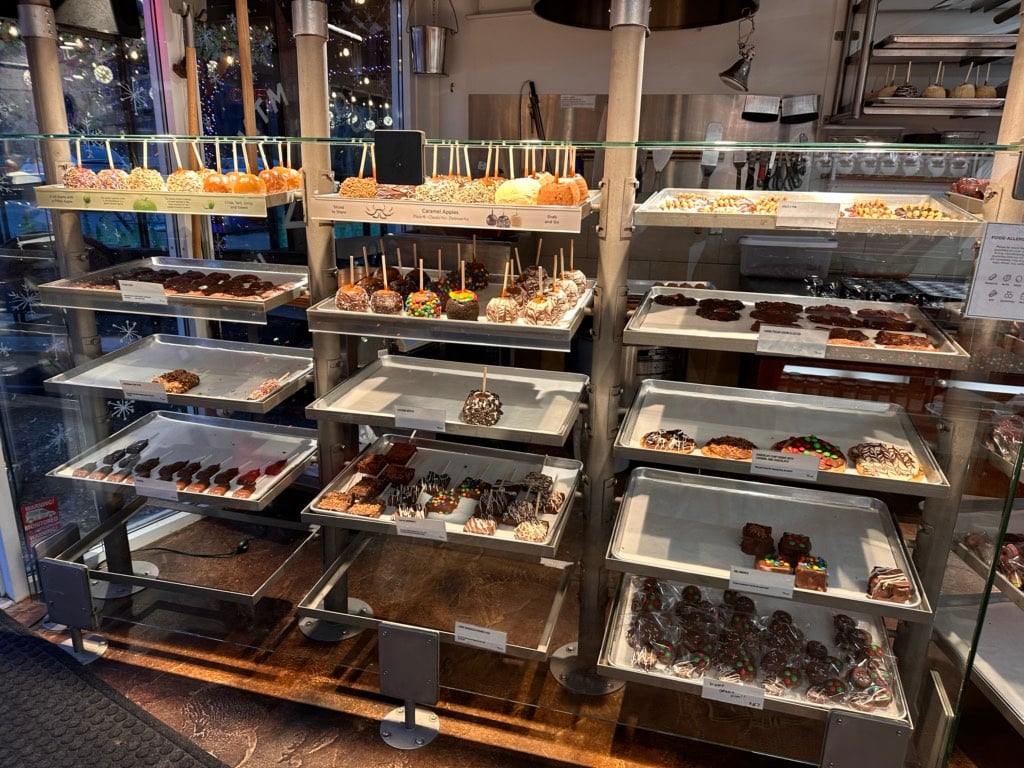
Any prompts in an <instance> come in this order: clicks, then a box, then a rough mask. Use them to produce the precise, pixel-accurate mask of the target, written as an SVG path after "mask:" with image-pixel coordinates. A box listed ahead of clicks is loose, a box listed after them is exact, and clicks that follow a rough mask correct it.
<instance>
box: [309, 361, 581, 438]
mask: <svg viewBox="0 0 1024 768" xmlns="http://www.w3.org/2000/svg"><path fill="white" fill-rule="evenodd" d="M483 370H484V366H480V365H474V364H467V363H454V362H448V361H444V360H422V359H418V358H412V357H394V356H387V357H383V358H381V359H379V360H377V361H375V362H373V363H371V364H370V365H368V366H366V367H365V368H363V369H361V370H360V371H359V372H358V373H356V374H355V375H354V376H352V377H350V378H348V379H345V380H344V381H343V382H342V383H341V384H340V385H338V386H337V387H335V388H334V389H333V390H331V391H330V392H328V393H327V394H326V395H325V396H323V397H321V398H320V399H318V400H317V401H315V402H314V403H312V404H311V405H309V406H307V407H306V416H308V417H309V418H311V419H320V418H323V419H331V420H334V421H341V422H345V423H350V424H368V425H370V426H374V427H391V428H394V427H398V426H402V425H404V424H405V422H406V420H408V419H410V418H414V419H417V418H419V419H422V418H427V419H434V420H436V421H439V422H441V424H442V426H443V429H441V430H439V431H442V432H444V433H445V434H448V435H454V436H459V437H479V438H488V439H492V440H510V441H518V442H524V443H536V444H541V445H564V444H565V441H566V439H567V438H568V436H569V433H570V432H571V431H572V427H573V424H575V423H576V419H577V418H578V416H579V411H580V403H581V401H582V400H583V396H584V392H585V390H586V388H587V384H588V383H589V381H590V379H589V377H587V376H584V375H582V374H575V373H556V372H552V371H530V370H524V369H519V368H503V367H498V366H487V367H486V370H487V389H488V391H490V392H493V393H495V394H497V395H498V396H499V397H500V398H501V407H502V411H503V413H502V416H501V419H500V420H499V421H498V423H497V424H495V425H494V426H493V427H483V426H473V425H470V424H466V423H464V422H463V421H461V420H460V418H459V416H460V414H461V412H462V406H463V403H464V402H465V400H466V396H467V395H468V394H469V393H470V391H472V390H474V389H480V387H481V382H482V372H483ZM396 409H400V410H401V411H402V412H401V413H399V411H396Z"/></svg>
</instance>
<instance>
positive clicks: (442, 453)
mask: <svg viewBox="0 0 1024 768" xmlns="http://www.w3.org/2000/svg"><path fill="white" fill-rule="evenodd" d="M404 442H411V443H413V444H414V445H415V446H416V447H417V451H416V454H415V455H414V456H413V457H412V459H410V461H409V462H408V464H407V465H406V466H409V467H412V468H414V469H415V470H416V478H415V479H419V478H420V477H421V476H423V475H425V474H426V473H427V472H430V471H434V472H444V473H446V474H448V475H450V476H451V479H452V484H453V485H458V484H459V483H460V482H461V481H462V479H463V478H464V477H475V478H479V479H481V480H485V481H487V482H492V483H493V482H495V481H498V480H506V479H507V480H517V479H519V478H521V477H522V476H523V475H525V474H526V473H527V472H533V471H537V472H540V471H542V472H544V474H546V475H550V476H551V477H552V478H553V479H554V489H555V490H556V491H562V492H563V493H565V501H564V502H563V503H562V506H561V508H560V509H559V510H558V512H557V513H556V514H553V515H540V519H542V520H547V521H548V523H550V528H549V530H548V538H547V540H546V541H544V542H531V541H518V540H517V539H515V538H514V537H513V535H512V528H511V527H509V526H507V525H499V526H498V530H497V532H496V533H495V534H494V535H493V536H483V535H479V534H473V533H464V532H463V530H462V526H463V524H465V522H466V520H468V519H469V518H470V516H471V515H472V514H473V511H474V510H475V509H476V502H475V501H473V500H472V499H462V501H461V502H460V503H459V506H458V507H457V508H456V509H455V511H454V512H452V513H451V514H450V515H439V514H435V513H430V514H429V515H428V516H427V519H428V520H443V521H444V522H445V529H446V531H447V537H448V541H450V542H459V543H462V544H472V545H474V546H480V547H486V548H487V549H494V550H501V551H505V552H519V553H522V554H527V555H538V556H540V557H554V555H555V552H556V550H557V549H558V545H559V542H560V541H561V538H562V533H563V532H564V529H565V524H566V522H567V519H568V517H569V511H570V510H571V509H572V507H573V502H574V494H575V492H576V486H577V484H578V483H579V479H580V473H581V472H582V470H583V465H582V463H580V462H579V461H576V460H574V459H563V458H558V457H554V456H540V455H538V454H533V453H518V452H514V451H500V450H495V449H492V448H480V447H477V446H464V447H463V449H462V450H460V449H459V448H460V446H458V445H456V444H453V443H443V442H438V441H435V440H422V439H420V438H406V437H400V436H396V435H384V436H382V437H380V438H378V439H377V441H376V442H374V443H373V444H372V445H371V446H370V447H369V448H367V449H366V451H364V452H363V453H362V454H361V456H365V455H368V454H371V453H386V452H387V450H388V447H389V446H391V445H393V444H394V443H404ZM357 463H358V461H353V462H352V463H351V464H349V466H348V467H346V468H345V469H344V470H342V472H341V474H339V475H338V476H337V477H336V478H334V480H332V481H331V482H330V483H329V484H328V485H327V487H326V488H324V490H323V491H322V492H321V493H320V495H318V496H317V497H316V498H315V499H313V503H312V504H310V505H309V506H308V507H307V508H306V509H305V510H303V512H302V520H303V522H308V523H317V524H320V525H325V526H331V527H334V528H352V529H360V530H365V531H374V532H377V533H392V534H394V533H397V528H396V525H395V523H394V521H392V520H391V514H392V513H393V512H394V509H392V508H390V507H388V508H387V509H385V510H384V513H383V514H381V516H380V517H379V518H376V519H374V518H366V517H359V516H357V515H350V514H347V513H345V512H333V511H331V510H328V509H321V508H320V507H318V506H317V503H318V502H319V501H320V499H321V498H323V496H324V494H326V493H329V492H330V491H342V490H345V488H348V487H349V486H351V485H352V484H353V483H355V482H357V481H358V480H359V478H361V477H363V475H362V474H360V473H359V472H358V471H357V470H356V464H357ZM386 494H387V492H386V491H385V493H384V495H385V496H386ZM425 499H426V497H424V498H423V500H424V501H425Z"/></svg>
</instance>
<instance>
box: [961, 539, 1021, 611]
mask: <svg viewBox="0 0 1024 768" xmlns="http://www.w3.org/2000/svg"><path fill="white" fill-rule="evenodd" d="M953 551H954V552H956V554H957V556H958V557H959V558H960V559H961V560H963V561H964V563H966V564H967V566H968V567H969V568H970V569H971V570H972V571H974V572H975V573H976V574H978V576H980V577H981V578H982V579H987V578H988V574H989V570H990V569H991V567H992V566H991V564H989V563H986V562H985V561H984V560H982V559H981V558H980V557H978V556H977V555H976V554H975V553H974V552H972V551H971V550H969V549H968V548H967V546H966V545H965V544H964V543H963V542H958V543H957V544H956V545H955V546H954V547H953ZM994 585H995V587H996V589H998V590H999V591H1000V592H1002V593H1003V596H1004V597H1006V599H1007V600H1009V601H1010V602H1012V603H1014V604H1016V606H1017V607H1018V608H1020V609H1021V610H1022V611H1024V592H1022V591H1021V590H1019V589H1017V587H1015V586H1013V584H1012V583H1010V580H1009V579H1008V578H1006V576H1005V575H1004V574H1003V573H1001V572H1000V571H996V575H995V582H994Z"/></svg>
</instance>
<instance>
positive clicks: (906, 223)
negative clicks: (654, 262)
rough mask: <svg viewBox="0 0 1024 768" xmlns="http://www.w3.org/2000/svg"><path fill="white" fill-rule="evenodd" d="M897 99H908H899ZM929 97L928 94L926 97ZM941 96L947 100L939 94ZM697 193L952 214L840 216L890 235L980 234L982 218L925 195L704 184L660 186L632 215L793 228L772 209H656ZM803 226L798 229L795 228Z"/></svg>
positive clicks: (851, 225)
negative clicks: (945, 217)
mask: <svg viewBox="0 0 1024 768" xmlns="http://www.w3.org/2000/svg"><path fill="white" fill-rule="evenodd" d="M902 101H907V99H903V100H902ZM929 101H932V99H929ZM943 101H948V99H944V100H943ZM684 192H689V193H693V194H697V195H711V196H716V197H717V196H722V195H742V196H743V197H745V198H747V199H749V200H752V201H757V200H760V199H763V198H766V197H775V198H782V199H784V200H786V201H788V202H809V203H837V204H838V205H839V207H840V211H843V210H845V209H846V208H848V207H849V206H851V205H852V204H853V203H854V202H857V201H866V200H884V201H885V202H886V203H888V204H889V205H890V206H891V207H893V208H896V207H898V206H900V205H924V204H928V205H931V206H932V207H934V208H937V209H938V210H940V211H943V212H944V213H947V214H949V215H950V216H953V217H954V220H950V221H925V220H921V219H866V218H855V217H849V216H841V217H840V218H839V220H838V222H837V224H836V228H835V230H834V231H836V232H868V233H878V234H892V235H900V234H903V235H920V236H927V237H940V236H942V237H974V236H978V235H980V234H981V232H982V230H983V228H984V224H985V223H984V222H983V221H982V220H981V219H979V218H977V217H976V216H974V215H972V214H970V213H967V212H966V211H963V210H961V209H960V208H957V207H956V206H955V205H953V204H951V203H950V202H949V201H947V200H944V199H940V198H935V197H931V196H929V195H882V194H870V195H869V194H849V193H842V192H776V191H772V190H744V191H736V190H714V189H712V190H706V189H675V188H670V189H663V190H661V191H660V192H657V193H656V194H654V195H652V196H651V197H650V198H648V199H647V200H646V201H645V202H644V203H643V204H642V205H641V206H640V207H639V208H637V210H636V212H635V214H634V216H633V221H634V223H635V224H637V225H639V226H648V227H723V228H726V229H776V228H779V229H782V230H784V231H786V232H793V231H795V230H793V229H792V228H789V227H779V226H778V224H777V221H776V217H775V214H771V213H697V212H686V211H680V210H661V205H662V203H663V202H664V201H665V200H666V199H669V198H673V197H675V196H676V195H677V194H679V193H684ZM800 231H803V230H800Z"/></svg>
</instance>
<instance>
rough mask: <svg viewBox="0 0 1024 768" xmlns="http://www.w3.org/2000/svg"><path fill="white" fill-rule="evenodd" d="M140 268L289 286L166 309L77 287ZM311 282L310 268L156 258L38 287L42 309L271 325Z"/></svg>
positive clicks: (183, 301)
mask: <svg viewBox="0 0 1024 768" xmlns="http://www.w3.org/2000/svg"><path fill="white" fill-rule="evenodd" d="M139 267H151V268H152V269H177V270H180V271H182V272H184V271H186V270H190V269H191V270H196V271H198V272H205V273H209V272H227V273H228V274H230V275H242V274H252V275H256V276H258V277H260V278H262V279H263V280H267V281H269V282H272V283H274V284H275V285H282V286H285V287H284V288H282V290H281V291H280V292H279V293H277V294H275V295H274V296H271V297H270V298H260V299H223V298H213V297H207V296H182V295H179V294H167V304H149V303H133V302H127V301H123V300H122V299H121V292H120V291H118V290H102V289H99V288H84V287H81V286H78V285H74V283H75V282H77V281H79V280H89V279H98V278H103V277H109V276H110V275H113V274H115V273H117V272H128V271H130V270H132V269H136V268H139ZM308 281H309V277H308V270H307V269H306V267H299V266H292V265H290V264H264V263H260V262H249V261H211V260H201V259H172V258H170V257H164V256H156V257H153V258H149V259H140V260H138V261H130V262H127V263H125V264H118V265H117V266H114V267H108V268H106V269H101V270H98V271H96V272H89V273H88V274H85V275H81V276H80V277H76V278H74V279H67V278H65V279H61V280H55V281H53V282H51V283H44V284H43V285H40V286H39V298H40V301H41V302H42V304H44V305H48V306H54V307H68V308H73V309H97V310H105V311H108V312H129V313H134V314H141V315H161V316H169V317H201V318H207V319H210V320H229V321H233V322H237V323H260V324H265V323H266V322H267V318H266V314H267V312H269V311H270V310H271V309H274V308H275V307H279V306H281V305H282V304H287V303H288V302H289V301H292V300H293V299H296V298H298V297H299V296H300V295H302V294H303V293H305V291H306V284H307V282H308Z"/></svg>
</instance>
